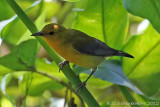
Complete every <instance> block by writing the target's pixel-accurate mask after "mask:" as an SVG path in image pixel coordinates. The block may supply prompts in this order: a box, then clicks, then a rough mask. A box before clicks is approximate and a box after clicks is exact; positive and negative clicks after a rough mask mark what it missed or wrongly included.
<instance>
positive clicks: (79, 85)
mask: <svg viewBox="0 0 160 107" xmlns="http://www.w3.org/2000/svg"><path fill="white" fill-rule="evenodd" d="M86 83H87V81H84V82H82V83H80V84H78V85H77V87H78V88H77V90H76V91H75V92H76V93H79V92H80V91H81V89H82V88H83V87H85V86H86Z"/></svg>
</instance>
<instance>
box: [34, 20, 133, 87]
mask: <svg viewBox="0 0 160 107" xmlns="http://www.w3.org/2000/svg"><path fill="white" fill-rule="evenodd" d="M31 36H42V37H43V39H44V40H45V41H46V42H47V44H48V45H49V46H51V47H52V48H53V49H54V50H55V51H56V52H57V53H58V54H59V55H61V56H62V57H63V58H64V59H65V61H62V62H61V63H60V64H59V67H60V69H62V68H63V67H64V65H65V64H68V63H69V62H71V63H73V64H75V65H79V66H81V67H84V68H91V71H92V72H91V74H90V75H89V77H88V78H87V79H86V80H85V81H84V82H82V83H81V84H80V87H83V86H85V85H86V83H87V81H88V80H89V78H90V77H91V76H92V75H93V73H94V72H95V71H96V70H97V67H98V65H100V64H101V63H102V62H103V61H104V60H105V58H106V57H111V56H124V57H129V58H134V57H133V56H132V55H130V54H128V53H126V52H124V51H121V50H116V49H113V48H111V47H109V46H108V45H107V44H105V43H104V42H102V41H100V40H98V39H96V38H94V37H91V36H89V35H87V34H86V33H83V32H82V31H79V30H76V29H67V28H65V27H63V26H62V25H59V24H57V23H51V24H47V25H45V26H44V27H43V28H42V30H41V31H40V32H37V33H34V34H32V35H31Z"/></svg>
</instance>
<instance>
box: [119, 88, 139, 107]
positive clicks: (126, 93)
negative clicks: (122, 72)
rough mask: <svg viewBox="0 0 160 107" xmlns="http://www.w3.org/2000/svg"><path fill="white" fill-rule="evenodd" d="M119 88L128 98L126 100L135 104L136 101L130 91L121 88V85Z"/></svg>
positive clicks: (132, 106) (133, 106) (136, 106)
mask: <svg viewBox="0 0 160 107" xmlns="http://www.w3.org/2000/svg"><path fill="white" fill-rule="evenodd" d="M119 88H120V90H121V92H122V93H123V95H124V97H125V98H126V100H127V101H128V102H129V103H131V102H132V103H135V102H136V100H135V99H134V97H133V96H132V95H131V93H130V92H129V91H128V89H127V88H126V87H125V86H121V85H119ZM131 107H140V106H139V105H131Z"/></svg>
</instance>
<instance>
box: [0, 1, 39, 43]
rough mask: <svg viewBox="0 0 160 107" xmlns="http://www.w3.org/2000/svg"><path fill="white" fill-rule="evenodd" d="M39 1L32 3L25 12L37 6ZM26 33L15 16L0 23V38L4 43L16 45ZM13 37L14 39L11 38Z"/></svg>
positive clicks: (23, 26)
mask: <svg viewBox="0 0 160 107" xmlns="http://www.w3.org/2000/svg"><path fill="white" fill-rule="evenodd" d="M39 3H40V1H36V2H34V3H33V4H32V5H31V6H30V7H29V8H27V9H26V10H25V11H26V12H28V11H29V10H31V9H32V8H33V7H34V6H36V5H38V4H39ZM25 31H26V27H25V25H24V24H23V22H22V21H21V20H19V17H17V15H14V16H13V17H11V18H10V19H8V20H4V21H1V22H0V36H1V38H2V39H4V40H5V41H7V42H9V43H10V44H13V45H16V44H17V42H18V40H19V38H20V37H21V36H22V34H23V33H24V32H25ZM13 37H14V38H13Z"/></svg>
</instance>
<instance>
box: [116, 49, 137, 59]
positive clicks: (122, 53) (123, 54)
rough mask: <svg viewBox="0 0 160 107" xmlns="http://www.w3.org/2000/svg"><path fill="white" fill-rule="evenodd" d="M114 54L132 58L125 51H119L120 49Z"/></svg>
mask: <svg viewBox="0 0 160 107" xmlns="http://www.w3.org/2000/svg"><path fill="white" fill-rule="evenodd" d="M115 55H116V56H124V57H129V58H134V57H133V56H132V55H130V54H128V53H126V52H123V51H120V50H118V51H117V52H116V54H115Z"/></svg>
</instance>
